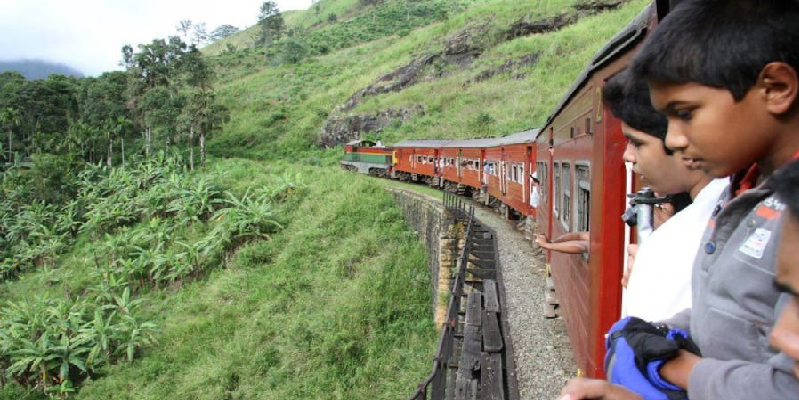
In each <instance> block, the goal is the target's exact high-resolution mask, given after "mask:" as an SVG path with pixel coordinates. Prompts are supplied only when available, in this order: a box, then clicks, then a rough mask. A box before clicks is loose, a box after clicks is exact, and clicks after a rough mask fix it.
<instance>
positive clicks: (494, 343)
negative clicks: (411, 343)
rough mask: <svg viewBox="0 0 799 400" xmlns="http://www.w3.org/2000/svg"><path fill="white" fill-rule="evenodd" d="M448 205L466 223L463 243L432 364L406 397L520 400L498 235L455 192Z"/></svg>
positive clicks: (413, 399)
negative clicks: (505, 311)
mask: <svg viewBox="0 0 799 400" xmlns="http://www.w3.org/2000/svg"><path fill="white" fill-rule="evenodd" d="M444 207H445V209H446V214H447V215H448V217H449V218H453V219H456V220H458V221H460V222H462V223H464V224H465V226H466V236H465V245H464V247H463V251H462V252H461V254H460V257H459V259H458V263H457V271H456V273H455V276H454V277H453V278H454V279H453V285H452V288H451V292H450V293H451V296H450V300H449V304H448V308H447V318H446V322H445V324H444V326H442V329H441V339H440V341H439V346H438V349H437V351H436V355H435V358H434V361H433V370H432V372H431V373H430V375H429V376H428V377H427V379H426V380H425V381H424V382H422V383H421V384H420V385H419V386H418V388H417V389H416V391H415V392H414V393H413V395H411V397H410V398H409V399H408V400H478V399H480V400H483V399H484V400H517V399H518V398H519V390H518V385H517V382H516V375H515V365H514V364H513V349H512V344H511V341H510V340H508V339H507V337H506V333H507V332H508V327H507V322H506V320H505V318H504V314H505V313H504V311H503V310H504V303H505V290H504V285H503V284H502V276H501V273H500V271H499V269H498V268H497V262H498V258H497V251H496V249H497V243H496V237H495V235H494V232H493V231H492V230H491V229H489V228H487V227H485V226H483V225H482V224H481V223H480V222H479V221H478V220H477V219H476V218H475V217H474V209H473V207H472V206H468V207H467V206H466V204H465V203H464V202H463V201H462V200H460V199H458V198H457V197H456V196H454V195H452V194H449V193H447V192H445V193H444Z"/></svg>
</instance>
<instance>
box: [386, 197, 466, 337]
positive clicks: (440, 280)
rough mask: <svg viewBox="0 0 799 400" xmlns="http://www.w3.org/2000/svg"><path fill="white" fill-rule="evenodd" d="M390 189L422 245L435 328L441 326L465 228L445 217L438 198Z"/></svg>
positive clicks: (462, 243) (461, 247)
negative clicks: (425, 257) (425, 259)
mask: <svg viewBox="0 0 799 400" xmlns="http://www.w3.org/2000/svg"><path fill="white" fill-rule="evenodd" d="M391 192H392V195H393V196H394V201H396V202H397V205H398V206H399V207H400V209H402V212H403V214H404V215H405V221H406V222H407V223H408V225H410V226H411V228H413V230H414V231H416V233H417V235H418V236H419V240H420V241H421V242H422V243H424V245H425V250H426V251H427V267H428V269H429V270H430V290H431V292H432V294H433V304H432V310H433V315H434V318H435V324H436V327H441V324H443V323H444V320H445V318H446V308H447V303H448V301H449V293H450V288H451V286H452V280H451V278H452V276H451V275H452V272H453V271H454V268H455V265H456V263H457V261H458V255H459V254H460V251H461V249H463V245H464V240H463V237H464V234H465V227H464V226H463V224H462V223H453V222H454V221H452V220H451V219H450V218H447V216H446V211H445V210H444V207H443V204H442V203H441V201H440V200H438V199H435V198H433V197H429V196H425V195H422V194H419V193H416V192H409V191H404V190H399V189H392V190H391Z"/></svg>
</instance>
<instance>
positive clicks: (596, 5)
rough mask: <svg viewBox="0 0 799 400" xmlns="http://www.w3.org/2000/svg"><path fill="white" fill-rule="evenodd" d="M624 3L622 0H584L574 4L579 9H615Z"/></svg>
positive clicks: (597, 10)
mask: <svg viewBox="0 0 799 400" xmlns="http://www.w3.org/2000/svg"><path fill="white" fill-rule="evenodd" d="M623 3H624V1H622V0H610V1H602V0H590V1H584V2H582V3H579V4H575V5H574V9H576V10H578V11H596V12H600V11H608V10H615V9H617V8H619V7H621V5H622V4H623Z"/></svg>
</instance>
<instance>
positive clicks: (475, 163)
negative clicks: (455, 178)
mask: <svg viewBox="0 0 799 400" xmlns="http://www.w3.org/2000/svg"><path fill="white" fill-rule="evenodd" d="M474 169H476V170H478V171H479V170H480V160H477V161H475V162H474Z"/></svg>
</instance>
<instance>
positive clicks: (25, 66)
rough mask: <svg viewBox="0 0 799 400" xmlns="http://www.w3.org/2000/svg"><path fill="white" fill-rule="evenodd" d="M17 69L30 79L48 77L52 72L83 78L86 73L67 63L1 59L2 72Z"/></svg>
mask: <svg viewBox="0 0 799 400" xmlns="http://www.w3.org/2000/svg"><path fill="white" fill-rule="evenodd" d="M6 71H17V72H19V73H21V74H22V76H24V77H25V79H28V80H35V79H46V78H47V77H48V76H50V75H52V74H61V75H70V76H74V77H78V78H82V77H83V76H84V74H83V73H82V72H80V71H78V70H76V69H75V68H72V67H70V66H69V65H66V64H60V63H54V62H50V61H44V60H0V72H6Z"/></svg>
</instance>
